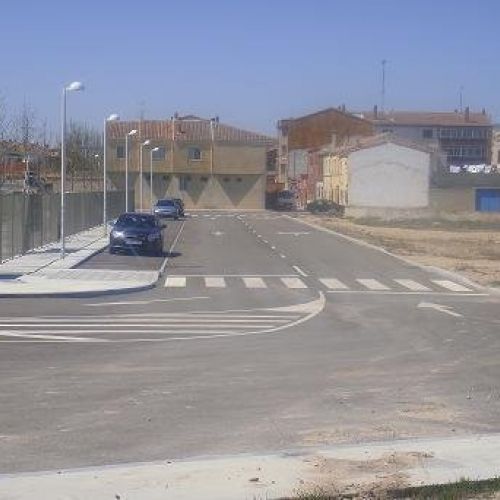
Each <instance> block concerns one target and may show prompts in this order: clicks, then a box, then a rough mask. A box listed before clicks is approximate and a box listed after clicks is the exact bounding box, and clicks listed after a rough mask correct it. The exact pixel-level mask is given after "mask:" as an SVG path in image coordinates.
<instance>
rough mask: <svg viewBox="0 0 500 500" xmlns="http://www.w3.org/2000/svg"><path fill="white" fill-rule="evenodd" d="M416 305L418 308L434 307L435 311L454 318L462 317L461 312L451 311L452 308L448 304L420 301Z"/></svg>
mask: <svg viewBox="0 0 500 500" xmlns="http://www.w3.org/2000/svg"><path fill="white" fill-rule="evenodd" d="M417 307H418V308H419V309H420V308H427V309H434V310H435V311H439V312H442V313H444V314H448V315H449V316H453V317H455V318H462V317H463V315H462V314H460V313H457V312H455V311H453V309H452V308H451V307H450V306H445V305H442V304H434V303H433V302H420V304H418V305H417Z"/></svg>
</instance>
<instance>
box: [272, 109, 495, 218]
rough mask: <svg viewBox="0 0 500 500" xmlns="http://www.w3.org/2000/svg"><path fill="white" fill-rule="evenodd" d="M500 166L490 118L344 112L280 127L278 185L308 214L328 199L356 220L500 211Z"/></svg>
mask: <svg viewBox="0 0 500 500" xmlns="http://www.w3.org/2000/svg"><path fill="white" fill-rule="evenodd" d="M499 163H500V131H498V130H496V129H495V127H494V126H493V124H492V122H491V120H490V117H489V116H488V115H487V114H486V111H485V110H482V111H481V112H479V113H473V112H471V111H470V110H469V108H466V109H465V110H464V111H463V112H458V111H455V112H398V111H393V112H380V111H379V110H378V108H377V107H376V106H375V107H374V108H373V110H371V111H369V112H348V111H346V109H345V108H344V107H340V108H328V109H325V110H322V111H319V112H317V113H313V114H310V115H306V116H303V117H299V118H295V119H287V120H281V121H280V122H279V123H278V162H277V169H276V178H277V180H278V181H279V182H282V183H284V184H285V185H286V186H287V187H288V188H290V189H292V190H294V191H295V192H296V194H297V198H298V202H299V204H301V205H302V206H305V205H307V203H309V202H311V201H313V200H316V199H327V200H329V201H332V202H335V203H337V204H339V205H342V206H344V207H345V208H346V209H347V211H348V212H350V213H351V214H353V215H358V214H359V215H366V214H371V215H373V214H376V213H381V214H382V213H384V212H387V211H388V210H389V211H391V212H392V213H395V212H396V211H397V210H403V211H404V210H408V209H411V210H412V211H413V212H415V210H416V209H420V210H421V211H422V212H423V213H425V212H429V211H432V212H436V211H454V212H456V211H475V210H478V211H500V172H499V170H500V169H499V168H498V164H499Z"/></svg>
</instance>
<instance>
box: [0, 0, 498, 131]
mask: <svg viewBox="0 0 500 500" xmlns="http://www.w3.org/2000/svg"><path fill="white" fill-rule="evenodd" d="M2 19H3V21H2V29H1V30H0V61H1V62H2V71H1V72H0V94H1V95H3V97H4V100H5V102H6V104H7V107H8V110H9V111H10V112H11V113H15V112H16V110H19V108H20V107H21V106H22V104H23V102H27V103H28V104H29V105H30V106H31V107H33V108H34V109H35V111H36V115H37V118H38V120H39V122H41V121H43V120H44V119H46V120H47V123H48V128H49V130H50V131H52V134H53V135H54V137H55V134H57V130H58V127H59V116H60V111H59V109H60V94H61V89H62V87H63V86H64V84H67V83H69V82H71V81H73V80H81V81H82V82H83V83H84V84H85V86H86V89H85V91H84V92H81V93H80V92H78V93H76V92H75V93H71V95H69V96H68V116H69V117H70V118H71V119H73V120H76V121H81V122H85V123H89V124H91V125H94V126H97V127H102V122H103V119H104V117H105V116H107V115H109V114H110V113H118V114H119V115H120V117H121V118H122V119H137V118H138V117H139V116H140V115H141V113H142V114H143V115H144V117H145V118H150V119H164V118H169V117H170V116H171V115H172V114H173V113H174V112H176V111H177V112H179V113H180V114H196V115H198V116H203V117H212V116H219V117H220V120H221V121H222V122H224V123H227V124H232V125H235V126H240V127H242V128H246V129H248V130H253V131H258V132H263V133H268V134H274V133H275V130H276V121H277V120H279V119H280V118H288V117H293V116H300V115H301V114H306V113H310V112H314V111H317V110H319V109H322V108H325V107H330V106H339V105H342V104H345V105H346V107H347V108H348V109H350V110H363V109H371V108H372V107H373V105H374V104H379V105H380V101H381V61H382V60H383V59H386V60H387V66H386V68H387V70H386V75H387V76H386V109H407V110H418V109H422V110H450V111H452V110H454V109H455V108H457V107H458V106H459V89H460V87H463V102H464V106H466V105H468V106H470V107H471V109H474V110H481V109H482V108H483V107H484V108H486V110H487V112H488V113H490V114H491V115H492V117H493V119H494V120H495V121H500V99H499V90H500V85H499V82H500V64H499V54H500V50H499V49H500V36H499V35H498V26H499V20H500V2H499V1H498V0H476V1H475V2H471V1H470V0H469V1H467V2H466V1H465V0H453V1H452V0H418V1H417V0H344V1H336V0H329V1H328V0H302V1H298V0H253V1H248V0H232V1H231V0H206V1H204V0H175V1H173V0H150V1H148V0H145V1H143V2H138V1H137V0H136V1H129V0H121V1H118V0H100V1H95V0H86V1H75V0H73V1H67V0H66V1H60V0H45V1H40V0H25V1H22V2H21V1H13V0H12V1H7V0H4V1H3V2H2Z"/></svg>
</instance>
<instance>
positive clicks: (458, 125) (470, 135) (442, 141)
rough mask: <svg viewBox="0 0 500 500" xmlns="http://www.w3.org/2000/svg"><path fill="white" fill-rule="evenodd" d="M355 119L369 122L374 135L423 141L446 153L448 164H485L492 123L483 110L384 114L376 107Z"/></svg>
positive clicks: (489, 156) (387, 112)
mask: <svg viewBox="0 0 500 500" xmlns="http://www.w3.org/2000/svg"><path fill="white" fill-rule="evenodd" d="M358 116H360V117H363V118H364V119H366V120H368V121H370V122H371V123H372V124H373V126H374V128H375V131H376V132H377V133H379V134H380V133H392V134H394V135H395V136H397V137H399V138H401V139H405V140H408V141H412V142H424V143H426V144H429V145H431V146H432V147H438V148H439V149H440V150H442V151H443V152H444V153H445V154H446V162H447V164H448V165H457V166H460V165H477V164H489V163H490V162H491V160H492V158H491V140H492V123H491V120H490V117H489V116H488V115H487V114H486V111H485V110H483V111H482V112H481V113H473V112H471V111H470V110H469V108H468V107H467V108H465V111H464V112H463V113H460V112H458V111H457V112H435V111H386V112H381V111H379V110H378V108H377V106H375V107H374V108H373V111H368V112H367V111H364V112H362V113H359V114H358Z"/></svg>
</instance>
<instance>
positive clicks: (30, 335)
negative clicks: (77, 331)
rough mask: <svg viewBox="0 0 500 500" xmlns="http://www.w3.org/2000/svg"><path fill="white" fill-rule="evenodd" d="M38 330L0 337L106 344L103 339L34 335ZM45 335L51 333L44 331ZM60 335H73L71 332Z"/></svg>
mask: <svg viewBox="0 0 500 500" xmlns="http://www.w3.org/2000/svg"><path fill="white" fill-rule="evenodd" d="M37 331H38V330H33V331H26V332H0V337H20V338H26V339H44V340H66V341H70V342H106V340H104V339H95V338H86V337H64V336H62V335H36V332H37ZM45 333H52V332H51V331H50V330H46V331H45ZM62 333H73V332H71V331H68V332H62Z"/></svg>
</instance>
